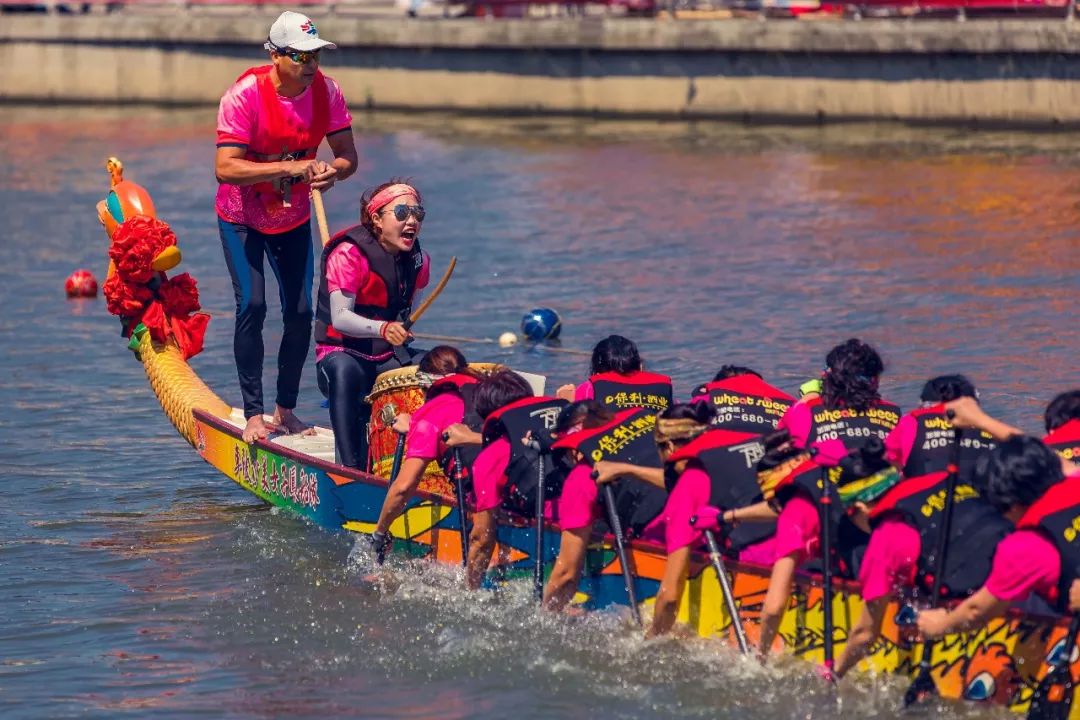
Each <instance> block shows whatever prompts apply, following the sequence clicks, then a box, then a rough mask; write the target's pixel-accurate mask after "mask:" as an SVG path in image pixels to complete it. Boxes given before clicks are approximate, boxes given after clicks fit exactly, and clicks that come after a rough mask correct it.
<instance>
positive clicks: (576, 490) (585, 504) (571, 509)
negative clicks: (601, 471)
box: [558, 463, 600, 530]
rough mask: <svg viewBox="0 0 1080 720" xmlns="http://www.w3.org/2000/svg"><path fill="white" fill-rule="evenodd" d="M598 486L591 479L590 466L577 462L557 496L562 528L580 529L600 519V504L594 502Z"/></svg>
mask: <svg viewBox="0 0 1080 720" xmlns="http://www.w3.org/2000/svg"><path fill="white" fill-rule="evenodd" d="M598 494H599V488H597V486H596V481H595V480H593V479H592V466H591V465H589V464H588V463H578V464H577V465H576V466H575V467H574V469H573V470H571V471H570V474H569V475H567V476H566V481H565V482H564V483H563V489H562V495H560V496H559V501H558V511H559V525H561V526H562V529H563V530H580V529H581V528H586V527H589V526H590V525H592V524H593V523H594V522H595V521H596V520H598V519H600V506H599V504H598V503H597V502H596V498H597V495H598Z"/></svg>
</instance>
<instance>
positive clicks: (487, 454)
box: [472, 437, 510, 512]
mask: <svg viewBox="0 0 1080 720" xmlns="http://www.w3.org/2000/svg"><path fill="white" fill-rule="evenodd" d="M509 464H510V441H509V440H507V439H506V438H504V437H503V438H499V439H498V440H495V441H494V442H492V443H491V444H490V445H488V446H487V447H486V448H484V449H483V450H481V451H480V454H479V455H477V456H476V460H475V461H473V467H472V471H473V492H474V493H475V494H476V512H484V511H485V510H494V509H495V508H497V507H499V505H501V504H502V499H503V491H504V490H505V489H506V466H507V465H509Z"/></svg>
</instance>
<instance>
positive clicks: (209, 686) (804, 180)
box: [0, 108, 1080, 720]
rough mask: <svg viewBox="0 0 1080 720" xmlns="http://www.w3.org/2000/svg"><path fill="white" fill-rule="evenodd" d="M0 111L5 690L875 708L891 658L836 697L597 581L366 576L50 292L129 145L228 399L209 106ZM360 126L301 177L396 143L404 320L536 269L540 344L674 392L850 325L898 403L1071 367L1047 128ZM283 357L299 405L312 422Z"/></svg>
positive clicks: (192, 704) (442, 713)
mask: <svg viewBox="0 0 1080 720" xmlns="http://www.w3.org/2000/svg"><path fill="white" fill-rule="evenodd" d="M0 120H2V121H3V124H4V128H5V132H4V134H3V136H2V137H0V149H2V150H3V153H4V156H5V157H6V158H7V160H8V164H7V172H6V174H5V175H4V176H2V177H0V214H2V216H3V217H4V218H5V220H6V227H5V230H6V232H5V234H4V238H3V247H4V249H5V251H6V258H5V259H6V262H5V263H4V264H3V266H0V279H2V281H3V282H0V301H2V302H3V305H4V307H5V313H4V315H3V316H2V317H0V329H2V330H3V337H4V353H3V354H2V355H0V377H2V380H0V400H2V401H3V404H4V406H5V407H7V408H8V412H7V413H4V414H2V415H0V432H2V433H3V437H4V439H5V442H4V443H3V444H2V445H0V458H2V459H3V462H4V467H5V469H6V483H5V503H4V505H3V510H2V511H0V602H2V603H3V607H4V609H5V612H4V614H3V616H2V619H0V710H2V711H3V713H4V716H5V717H40V716H50V717H66V716H75V715H79V716H92V717H113V716H115V715H117V714H127V715H131V716H144V715H148V714H150V713H151V712H152V713H154V715H155V716H159V715H160V716H171V717H182V718H188V717H195V716H208V717H222V716H225V717H277V716H294V717H315V716H320V717H321V716H327V715H341V716H365V717H394V718H428V717H444V718H463V717H477V716H479V717H504V716H506V715H507V714H513V715H514V716H515V717H523V718H524V717H550V716H552V715H559V716H566V717H595V716H596V714H597V708H604V710H605V711H609V712H606V713H605V714H611V715H619V716H626V717H676V716H677V717H683V716H689V717H731V718H749V717H755V718H765V719H769V720H771V719H773V718H795V717H798V718H807V717H837V716H838V713H839V714H842V715H843V716H844V717H860V716H861V717H898V716H899V713H898V711H897V710H896V707H897V703H898V700H899V697H900V694H901V692H902V687H901V685H902V684H900V683H898V681H895V680H885V679H880V678H879V679H870V678H862V679H860V680H858V681H856V682H854V683H849V684H846V685H845V687H844V689H843V691H842V693H841V702H842V707H841V708H840V710H839V711H838V709H837V707H836V705H835V704H834V700H833V699H832V698H831V697H830V696H828V695H827V694H825V693H824V692H823V690H822V688H821V687H820V686H819V685H817V684H816V682H815V681H814V680H813V679H812V678H811V677H810V676H809V675H808V673H807V669H806V667H805V666H804V665H802V664H800V663H795V662H791V661H781V662H779V663H778V664H777V665H776V666H775V667H770V668H761V667H759V666H757V665H755V664H752V663H746V662H745V661H743V660H741V659H739V658H737V657H735V656H734V655H733V654H732V653H731V652H730V651H729V650H728V649H726V648H723V647H719V646H718V645H717V644H715V643H709V642H704V641H700V640H697V639H684V640H680V641H673V640H664V641H660V642H653V643H644V642H642V641H641V640H640V639H639V637H638V633H637V632H635V631H633V630H632V629H631V628H630V627H629V626H628V624H627V623H626V621H625V619H624V618H620V617H617V616H615V615H594V616H590V617H585V618H561V617H560V618H552V617H543V616H540V615H538V614H537V613H536V612H535V611H534V610H533V608H532V604H531V602H530V601H529V597H528V595H529V593H528V589H527V588H524V587H512V588H510V589H509V590H507V591H505V592H502V593H500V594H497V595H496V594H493V593H480V594H477V595H469V594H466V593H464V592H461V591H460V590H458V589H457V586H458V583H457V578H456V576H455V574H454V570H453V569H450V568H436V567H431V566H428V565H426V564H424V563H401V564H399V565H397V566H396V567H395V569H394V571H393V579H394V582H393V583H392V585H393V587H392V588H387V589H386V590H385V591H384V592H376V591H375V590H373V589H372V588H371V587H369V586H368V585H367V584H365V583H362V582H360V580H359V578H360V575H361V574H362V570H361V569H360V568H358V567H357V566H356V564H355V563H350V562H349V555H350V550H351V547H352V545H351V539H350V538H346V537H340V536H334V535H330V534H327V533H324V532H323V531H321V530H318V529H315V528H312V527H310V526H308V525H305V524H303V523H300V522H297V521H295V520H293V519H291V518H289V517H287V516H283V515H280V514H278V513H275V512H265V511H264V510H263V509H262V507H261V506H260V505H258V504H256V503H255V502H254V501H253V500H252V499H250V498H249V497H247V496H245V495H243V494H242V493H241V491H240V490H239V489H236V488H234V487H233V486H231V485H229V484H227V481H226V480H224V479H223V478H221V477H220V476H219V475H217V474H216V473H215V472H214V471H212V470H211V469H209V468H208V467H207V466H205V465H203V464H202V463H201V462H200V461H198V460H197V458H196V457H195V455H194V453H193V452H192V451H191V450H190V448H188V447H187V446H186V445H185V444H184V443H183V441H181V440H180V439H179V438H177V437H176V435H175V433H174V432H173V431H172V429H171V427H170V426H169V425H168V423H167V421H166V420H165V419H164V417H163V416H162V415H161V413H160V411H159V409H158V408H157V405H156V403H155V401H154V399H153V397H152V395H151V394H150V392H149V390H148V389H147V386H146V381H145V377H144V376H143V374H142V370H141V367H140V366H139V365H138V364H137V363H136V362H134V361H133V360H132V359H131V358H130V356H128V355H127V352H126V351H125V350H124V349H123V344H124V343H123V341H122V339H121V338H119V337H118V335H117V323H116V322H115V321H114V320H113V319H112V318H109V317H107V316H106V314H105V311H104V306H103V303H102V302H101V301H100V300H97V301H89V302H67V301H65V300H64V299H63V293H62V291H61V286H62V282H63V278H64V277H65V276H66V275H67V274H68V273H69V272H70V271H71V270H72V269H74V268H76V267H88V268H90V269H92V270H94V271H95V272H97V273H98V275H99V278H100V277H101V276H102V275H103V271H104V267H105V263H106V261H105V239H104V236H103V234H102V233H101V230H100V228H99V227H98V226H97V223H96V219H95V216H94V212H93V205H94V203H95V202H96V201H97V200H99V199H100V198H101V197H102V194H103V193H104V191H105V189H106V184H107V180H106V177H105V173H104V171H103V170H102V161H103V159H104V157H105V156H106V155H109V154H117V155H120V156H121V157H122V158H123V160H124V161H125V163H126V164H127V167H128V173H129V177H130V178H131V179H134V180H136V181H137V182H140V183H142V184H144V185H145V186H146V187H147V188H148V189H149V190H150V191H151V193H152V194H153V196H154V200H155V203H156V205H157V208H158V211H159V213H160V215H161V216H162V217H163V218H164V219H166V220H167V221H168V222H169V223H170V224H171V225H172V226H173V228H174V229H175V230H176V232H177V235H178V236H179V237H180V239H181V246H182V249H183V253H184V263H183V267H182V268H181V270H186V271H189V272H191V273H192V274H193V275H194V276H195V277H196V278H197V279H198V280H199V288H200V292H201V294H202V300H203V304H204V306H205V307H206V308H207V309H208V310H209V311H210V312H211V313H212V314H213V315H214V321H213V322H212V323H211V326H210V332H209V335H208V338H207V348H208V349H207V351H206V352H204V353H203V355H201V356H199V357H198V358H197V359H196V361H195V365H196V367H197V369H198V370H199V372H200V374H202V376H203V377H204V378H205V379H206V380H207V381H208V383H209V384H210V385H211V386H212V387H214V388H216V389H218V390H219V391H220V392H222V393H223V394H224V395H225V396H226V397H227V398H228V399H229V400H231V401H233V402H236V401H237V397H236V392H235V370H234V368H233V366H232V361H231V356H230V352H229V350H228V348H229V347H230V344H231V337H230V336H231V314H232V307H231V302H232V301H231V291H230V288H229V282H228V279H227V274H226V273H225V270H224V267H223V263H222V258H221V251H220V249H219V241H218V239H217V235H216V229H215V226H214V221H213V208H212V196H213V190H214V186H213V174H212V169H211V166H212V157H213V148H212V127H213V112H212V111H207V110H200V111H182V112H177V111H169V112H164V111H147V110H137V109H124V110H116V111H112V110H100V109H94V110H87V109H79V108H70V109H62V110H37V109H33V110H31V109H12V108H6V109H0ZM356 130H357V140H358V146H359V149H360V153H361V168H360V173H359V178H358V179H357V180H350V181H349V182H347V183H344V184H342V185H341V186H340V187H338V188H336V189H334V191H333V192H332V193H330V194H329V195H328V197H327V203H328V210H329V213H330V216H331V224H332V225H333V226H335V227H342V226H344V225H345V224H346V223H349V222H352V221H353V219H354V218H355V217H356V214H357V207H356V203H357V199H358V196H359V193H360V191H361V190H362V189H363V188H364V187H365V186H366V185H368V184H374V183H376V182H379V181H382V180H383V179H385V178H387V177H389V176H392V175H405V176H411V177H412V178H413V179H414V181H415V182H416V183H417V184H418V185H419V186H420V188H421V189H422V190H423V192H424V195H425V198H424V200H425V205H426V206H427V208H428V211H429V215H428V220H427V222H426V223H425V227H424V232H423V242H424V245H425V247H426V248H427V249H429V251H430V252H431V253H432V255H433V258H434V261H435V264H436V266H437V268H440V267H441V266H443V265H444V264H445V263H446V262H447V260H448V259H449V256H450V255H451V254H455V255H457V256H458V257H459V260H460V264H459V266H458V270H457V272H456V273H455V277H454V279H453V281H452V282H451V284H450V285H449V286H448V288H447V290H446V292H445V293H444V295H443V296H442V297H441V298H440V299H439V301H438V302H437V303H436V304H435V305H434V306H433V307H432V309H431V311H430V313H429V314H428V315H427V316H425V319H424V321H423V328H418V329H423V330H426V331H428V332H433V333H441V334H447V335H464V336H473V337H481V338H485V337H486V338H490V337H495V336H497V335H498V334H499V333H501V332H503V331H505V330H508V329H514V328H515V327H516V326H517V323H518V321H519V319H520V316H521V314H522V313H523V312H524V311H525V310H526V309H528V308H529V307H531V306H534V305H550V306H552V307H555V308H557V309H558V310H559V311H560V312H561V313H562V315H563V319H564V326H565V329H564V338H563V342H564V344H565V346H566V347H567V348H579V349H580V348H589V347H590V346H591V345H592V343H593V342H595V341H596V340H597V339H598V338H599V337H601V336H603V335H605V334H607V333H609V332H621V333H623V334H626V335H628V336H630V337H633V338H635V339H636V340H637V341H638V342H639V344H640V345H641V347H642V350H643V353H644V355H645V357H646V359H647V361H648V363H649V365H650V367H652V368H653V369H656V370H658V371H661V372H667V373H670V374H671V375H672V376H673V377H674V378H675V381H676V386H677V390H678V391H679V392H680V393H685V392H686V391H688V390H689V388H690V387H691V386H692V385H693V384H694V383H697V382H700V381H702V380H704V379H707V378H709V377H711V375H712V373H713V372H714V371H715V369H716V368H717V367H718V366H719V365H721V364H723V363H725V362H739V363H741V364H750V365H752V366H756V367H757V368H758V369H760V370H761V371H762V372H763V373H764V374H765V375H766V377H770V378H772V379H775V380H776V381H777V382H778V383H779V384H780V385H781V386H783V387H785V388H787V389H793V388H794V387H795V386H797V385H798V383H799V382H800V381H801V380H802V379H804V378H806V377H809V376H811V375H813V374H815V373H816V372H817V369H818V368H819V367H820V364H821V362H822V358H823V355H824V353H825V351H826V350H827V349H828V347H829V346H830V345H831V344H833V343H835V342H837V341H839V340H843V339H844V338H846V337H848V336H851V335H859V336H862V337H864V338H867V339H869V340H871V341H873V342H874V343H876V344H877V345H878V346H879V347H880V349H881V351H882V353H883V354H884V356H885V358H886V362H887V364H888V373H887V375H886V377H885V379H884V389H885V391H886V393H887V394H888V395H889V396H891V397H893V398H894V399H895V400H896V401H898V402H899V403H901V405H903V406H904V407H911V406H912V404H913V403H914V402H915V400H916V398H917V394H918V390H919V387H920V386H921V384H922V382H923V381H924V380H925V379H926V378H927V377H929V376H930V375H932V374H937V373H940V372H946V371H963V372H966V373H968V374H969V375H971V377H972V378H973V379H974V380H975V381H976V383H978V384H979V385H980V386H981V388H982V390H983V395H984V400H985V403H986V404H987V405H988V406H989V407H990V409H991V410H992V411H994V412H997V413H1000V414H1001V415H1003V416H1004V417H1005V418H1006V419H1008V420H1010V421H1013V422H1016V423H1019V424H1021V425H1022V426H1023V427H1026V428H1029V429H1031V430H1033V431H1035V430H1038V429H1039V415H1040V413H1041V410H1042V408H1043V406H1044V405H1045V402H1046V401H1047V400H1048V399H1049V398H1050V397H1051V396H1052V395H1053V394H1054V393H1055V392H1057V391H1060V390H1062V389H1065V388H1067V387H1070V386H1076V384H1077V367H1076V363H1075V360H1074V358H1075V352H1076V348H1077V347H1078V346H1080V337H1078V332H1077V328H1076V322H1075V317H1074V312H1073V307H1072V306H1073V305H1074V302H1075V298H1076V292H1077V290H1078V289H1080V282H1078V280H1077V274H1076V268H1077V266H1078V264H1080V263H1078V261H1080V247H1078V242H1077V240H1076V236H1075V232H1074V231H1073V228H1074V227H1075V226H1076V225H1077V220H1078V219H1080V218H1078V217H1077V216H1078V213H1080V211H1078V208H1077V201H1076V197H1077V190H1078V189H1080V155H1078V151H1077V150H1076V149H1075V143H1073V142H1072V140H1073V139H1072V137H1071V136H1066V135H1021V134H1007V133H985V134H973V133H970V132H966V131H956V130H916V129H908V128H897V127H891V126H861V125H851V126H830V127H825V128H794V129H793V128H772V127H744V126H738V125H725V124H717V123H702V122H699V123H654V122H648V123H646V122H641V123H613V122H594V121H582V120H577V119H566V120H558V119H556V120H543V121H537V120H535V119H507V120H497V121H493V120H482V119H475V118H446V117H439V116H411V115H410V116H403V115H399V116H388V115H378V116H368V115H359V116H358V117H357V118H356ZM271 296H272V293H271ZM270 317H271V321H270V323H269V324H268V329H267V333H266V334H267V340H268V343H269V344H270V346H271V347H272V346H273V345H274V344H275V343H276V342H277V339H278V329H277V328H276V322H277V321H276V320H274V310H273V309H272V310H271V313H270ZM492 348H493V346H491V345H467V346H465V347H464V349H465V350H466V352H468V353H469V354H470V356H471V357H473V358H474V359H477V360H487V359H499V360H503V361H506V362H510V363H513V364H515V365H516V366H518V367H521V368H522V369H526V370H530V371H533V372H540V373H544V374H546V375H548V376H549V377H550V378H551V382H553V383H555V384H560V383H562V382H567V381H574V380H577V379H579V378H580V377H582V376H583V375H584V373H585V370H586V362H587V359H586V358H583V357H581V356H579V355H570V354H564V353H557V352H552V351H551V350H548V349H544V348H533V349H528V348H520V347H519V348H517V349H515V350H510V351H497V350H493V349H492ZM500 353H501V354H500ZM307 373H308V374H307V388H309V389H308V390H307V391H305V394H304V395H302V397H301V408H300V409H301V410H302V412H303V416H305V417H308V418H312V419H320V420H322V421H324V422H325V415H324V413H325V411H324V410H322V409H321V408H320V407H319V402H318V401H319V398H318V396H317V393H316V392H315V391H314V387H315V384H314V373H313V363H309V366H308V368H307ZM270 378H271V380H272V375H271V376H270ZM935 712H937V711H935ZM939 714H943V715H944V716H946V717H966V716H975V715H978V716H979V717H985V716H986V714H985V711H983V710H981V709H970V708H963V707H960V706H956V705H948V706H945V707H943V708H941V709H940V713H939Z"/></svg>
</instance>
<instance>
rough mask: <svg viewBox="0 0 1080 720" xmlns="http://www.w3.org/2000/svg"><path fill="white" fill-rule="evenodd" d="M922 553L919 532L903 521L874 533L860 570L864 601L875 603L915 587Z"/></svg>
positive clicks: (887, 524)
mask: <svg viewBox="0 0 1080 720" xmlns="http://www.w3.org/2000/svg"><path fill="white" fill-rule="evenodd" d="M921 550H922V540H921V539H920V538H919V531H918V530H916V529H915V528H913V527H911V526H910V525H908V524H907V523H905V522H901V521H900V520H895V519H886V520H883V521H882V522H881V524H880V525H878V526H877V527H876V528H874V532H873V533H871V535H870V544H869V545H867V546H866V554H865V555H863V560H862V565H861V566H860V567H859V583H860V584H861V585H862V597H863V601H864V602H873V601H874V600H877V599H878V598H882V597H885V596H887V595H891V594H893V593H894V592H896V590H897V588H901V587H910V586H912V585H913V584H914V583H915V572H916V569H917V566H916V563H917V562H918V560H919V552H920V551H921Z"/></svg>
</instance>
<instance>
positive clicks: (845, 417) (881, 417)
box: [806, 398, 900, 451]
mask: <svg viewBox="0 0 1080 720" xmlns="http://www.w3.org/2000/svg"><path fill="white" fill-rule="evenodd" d="M806 406H807V407H808V408H810V416H811V422H810V435H809V440H808V444H812V443H817V442H821V441H823V440H839V441H841V442H842V443H844V447H846V448H847V449H848V450H849V451H850V450H856V449H858V448H860V447H862V446H863V445H865V444H866V442H867V441H868V440H869V439H870V437H871V436H876V437H878V438H879V439H881V440H882V441H884V440H885V436H887V435H888V434H889V431H890V430H892V429H893V428H894V427H896V424H897V423H898V422H900V408H899V407H898V406H896V405H894V404H892V403H891V402H886V401H884V400H879V401H878V402H876V403H874V404H873V405H871V406H870V407H869V408H868V409H866V410H855V409H853V408H835V409H829V408H827V407H825V403H824V402H823V401H822V400H821V398H814V399H812V400H807V401H806Z"/></svg>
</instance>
